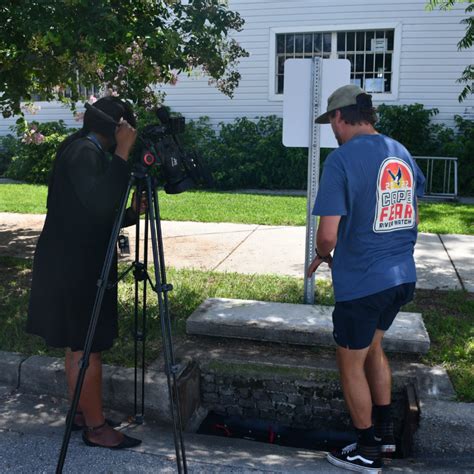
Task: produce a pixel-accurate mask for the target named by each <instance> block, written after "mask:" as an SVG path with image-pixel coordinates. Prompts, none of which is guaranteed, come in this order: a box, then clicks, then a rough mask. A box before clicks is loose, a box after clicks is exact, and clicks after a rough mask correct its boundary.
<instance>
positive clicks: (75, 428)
mask: <svg viewBox="0 0 474 474" xmlns="http://www.w3.org/2000/svg"><path fill="white" fill-rule="evenodd" d="M76 415H82V416H84V415H83V414H82V411H76ZM68 416H69V415H68ZM105 422H106V423H107V424H108V425H109V426H111V427H112V428H117V426H120V425H121V423H120V422H118V421H114V420H111V419H110V418H106V419H105ZM66 424H67V418H66ZM84 428H87V426H86V425H78V424H77V423H73V424H72V428H71V431H81V430H83V429H84Z"/></svg>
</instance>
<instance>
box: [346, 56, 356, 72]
mask: <svg viewBox="0 0 474 474" xmlns="http://www.w3.org/2000/svg"><path fill="white" fill-rule="evenodd" d="M346 58H347V59H348V60H349V61H350V62H351V71H354V55H353V54H348V55H347V57H346Z"/></svg>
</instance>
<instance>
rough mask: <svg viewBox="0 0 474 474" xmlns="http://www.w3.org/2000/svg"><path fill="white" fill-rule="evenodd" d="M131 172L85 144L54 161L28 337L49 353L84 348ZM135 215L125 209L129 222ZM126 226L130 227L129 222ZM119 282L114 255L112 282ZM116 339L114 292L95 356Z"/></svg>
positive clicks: (74, 144)
mask: <svg viewBox="0 0 474 474" xmlns="http://www.w3.org/2000/svg"><path fill="white" fill-rule="evenodd" d="M128 179H129V167H128V165H127V163H126V162H125V161H124V160H122V159H121V158H120V157H118V156H115V155H114V156H112V157H111V158H110V155H107V154H105V153H104V152H103V151H102V150H101V148H100V147H99V146H98V145H97V144H96V143H94V142H93V141H92V140H90V139H89V138H87V137H84V138H80V139H77V140H75V141H73V142H72V143H71V144H70V145H69V146H68V147H67V148H66V149H65V150H64V151H63V152H62V153H61V154H60V155H59V156H58V157H57V158H56V162H55V165H54V170H53V175H52V179H51V182H50V185H49V191H48V211H47V215H46V220H45V224H44V227H43V230H42V232H41V235H40V238H39V240H38V244H37V247H36V251H35V257H34V264H33V279H32V286H31V294H30V302H29V310H28V322H27V331H28V332H30V333H33V334H37V335H39V336H42V337H43V338H44V339H45V341H46V343H47V344H48V345H50V346H53V347H70V348H71V349H72V350H81V349H83V348H84V341H85V337H86V334H87V329H88V326H89V320H90V316H91V312H92V308H93V304H94V300H95V296H96V293H97V289H98V287H97V281H98V279H99V276H100V274H101V270H102V266H103V264H104V259H105V254H106V250H107V244H108V242H109V238H110V235H111V232H112V227H113V223H114V220H115V218H116V215H117V208H118V207H119V204H120V202H121V199H122V197H123V194H124V193H125V190H126V188H127V182H128ZM132 214H134V213H133V211H132V210H131V209H129V210H127V217H128V219H127V220H128V221H132V220H133V216H132ZM130 223H131V222H130ZM116 275H117V265H116V256H115V259H114V262H113V264H112V268H111V274H110V277H109V281H114V280H115V279H116ZM116 336H117V290H116V286H115V287H114V288H113V289H108V290H106V292H105V296H104V300H103V304H102V308H101V313H100V316H99V320H98V324H97V329H96V332H95V337H94V342H93V345H92V352H100V351H102V350H105V349H108V348H110V347H111V346H112V344H113V340H114V338H115V337H116Z"/></svg>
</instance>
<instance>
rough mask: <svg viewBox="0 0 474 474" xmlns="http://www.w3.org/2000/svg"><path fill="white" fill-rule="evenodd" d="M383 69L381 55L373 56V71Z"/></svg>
mask: <svg viewBox="0 0 474 474" xmlns="http://www.w3.org/2000/svg"><path fill="white" fill-rule="evenodd" d="M379 69H383V54H376V55H375V70H376V71H379Z"/></svg>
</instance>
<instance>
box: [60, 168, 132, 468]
mask: <svg viewBox="0 0 474 474" xmlns="http://www.w3.org/2000/svg"><path fill="white" fill-rule="evenodd" d="M133 180H134V177H133V176H132V177H130V181H129V183H128V186H127V190H126V192H125V194H124V195H123V197H122V201H121V203H120V208H119V212H118V214H117V217H116V219H115V222H114V225H113V230H112V234H111V236H110V240H109V243H108V247H107V252H106V256H105V261H104V265H103V267H102V272H101V275H100V279H99V281H98V282H97V286H98V290H97V293H96V297H95V301H94V307H93V309H92V315H91V319H90V323H89V328H88V330H87V335H86V340H85V343H84V353H83V357H82V361H81V368H80V370H79V374H78V377H77V382H76V388H75V390H74V396H73V399H72V403H71V407H70V409H69V413H68V416H67V422H66V429H65V431H64V437H63V442H62V445H61V452H60V454H59V459H58V464H57V466H56V473H57V474H59V473H62V471H63V467H64V462H65V460H66V455H67V449H68V446H69V441H70V439H71V431H72V424H73V422H74V416H75V415H76V411H77V406H78V404H79V398H80V396H81V390H82V385H83V384H84V378H85V375H86V370H87V367H88V366H89V356H90V353H91V349H92V342H93V339H94V335H95V330H96V326H97V321H98V319H99V314H100V309H101V307H102V301H103V299H104V293H105V290H106V289H107V280H108V277H109V273H110V268H111V266H112V262H113V259H114V254H115V246H116V244H117V239H118V236H119V233H120V228H121V224H122V221H123V218H124V216H125V208H126V206H127V202H128V196H129V195H130V189H131V187H132V183H133Z"/></svg>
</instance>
